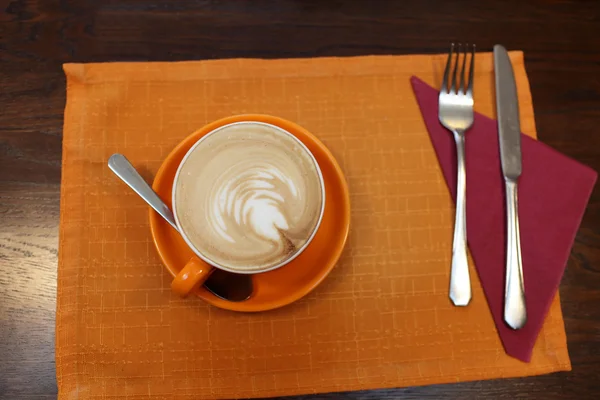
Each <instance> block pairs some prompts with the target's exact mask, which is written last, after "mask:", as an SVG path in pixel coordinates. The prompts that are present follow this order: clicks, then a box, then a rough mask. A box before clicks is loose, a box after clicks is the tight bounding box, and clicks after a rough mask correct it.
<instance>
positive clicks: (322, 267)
mask: <svg viewBox="0 0 600 400" xmlns="http://www.w3.org/2000/svg"><path fill="white" fill-rule="evenodd" d="M240 121H260V122H266V123H269V124H273V125H276V126H279V127H281V128H283V129H285V130H287V131H288V132H290V133H292V134H293V135H294V136H296V137H297V138H298V139H300V140H301V141H302V142H303V143H304V144H305V145H306V147H308V149H309V150H310V151H311V152H312V153H313V155H314V156H315V158H316V159H317V162H318V163H319V167H320V168H321V172H322V174H323V179H324V182H325V194H326V201H325V211H324V214H323V219H322V221H321V225H320V227H319V230H318V231H317V234H316V235H315V237H314V238H313V240H312V242H311V243H310V244H309V245H308V247H307V248H306V249H305V250H304V251H303V252H302V254H300V255H299V256H298V257H297V258H295V259H294V260H292V261H291V262H290V263H289V264H286V265H284V266H283V267H281V268H278V269H276V270H273V271H269V272H264V273H261V274H255V275H252V283H253V285H254V292H253V293H252V296H251V297H250V298H249V299H248V300H245V301H242V302H231V301H227V300H223V299H221V298H219V297H217V296H215V295H214V294H212V293H211V292H210V291H208V290H206V289H205V288H204V287H200V288H199V289H197V290H196V294H197V295H198V296H199V297H200V298H202V299H203V300H205V301H206V302H208V303H210V304H212V305H214V306H216V307H220V308H224V309H228V310H234V311H248V312H251V311H266V310H271V309H274V308H278V307H282V306H285V305H287V304H290V303H292V302H294V301H296V300H298V299H300V298H301V297H303V296H304V295H306V294H307V293H308V292H310V291H311V290H313V289H314V288H315V287H316V286H317V285H318V284H319V283H321V281H323V279H325V277H326V276H327V275H328V274H329V272H330V271H331V270H332V269H333V267H334V266H335V264H336V263H337V261H338V259H339V258H340V255H341V254H342V250H343V249H344V245H345V244H346V239H347V237H348V230H349V227H350V197H349V194H348V186H347V184H346V180H345V178H344V175H343V173H342V170H341V169H340V167H339V165H338V164H337V162H336V161H335V158H334V157H333V155H332V154H331V153H330V152H329V150H328V149H327V148H326V147H325V145H323V143H321V142H320V141H319V140H318V139H317V138H316V137H314V136H313V135H312V134H310V133H309V132H308V131H306V130H305V129H304V128H302V127H300V126H298V125H296V124H294V123H292V122H289V121H286V120H283V119H281V118H277V117H272V116H268V115H238V116H233V117H228V118H223V119H221V120H218V121H215V122H213V123H211V124H209V125H207V126H205V127H203V128H201V129H200V130H198V131H196V132H194V133H193V134H191V135H190V136H188V137H187V138H185V139H184V140H183V141H182V142H181V143H180V144H179V145H177V147H176V148H175V149H174V150H173V151H172V152H171V153H170V154H169V155H168V156H167V158H166V159H165V161H164V162H163V164H162V166H161V167H160V169H159V170H158V173H157V174H156V177H155V179H154V184H153V185H152V187H153V189H154V190H155V191H156V192H157V193H158V195H159V196H160V197H161V198H162V199H163V201H164V202H165V203H166V204H167V205H168V206H169V207H171V192H172V189H173V179H174V178H175V173H176V172H177V168H178V167H179V164H180V162H181V160H182V159H183V157H184V156H185V154H186V152H187V151H188V150H189V149H190V147H192V145H193V144H194V143H196V142H197V141H198V140H199V139H200V138H201V137H202V136H204V135H206V134H207V133H209V132H211V131H213V130H214V129H216V128H218V127H220V126H222V125H227V124H230V123H233V122H240ZM150 228H151V230H152V236H153V238H154V244H155V245H156V249H157V250H158V254H159V255H160V258H161V259H162V261H163V263H164V264H165V266H166V267H167V269H168V270H169V272H170V273H171V275H173V277H175V276H176V275H177V274H178V273H179V271H180V270H181V268H183V266H184V265H185V264H186V263H187V262H188V261H189V260H190V258H191V257H192V256H193V255H194V253H193V252H192V250H191V249H190V248H189V247H188V246H187V245H186V243H185V241H184V240H183V238H182V237H181V236H180V235H179V233H178V232H176V231H175V230H174V229H173V228H172V227H171V226H170V225H169V224H168V223H167V222H166V221H165V220H164V219H162V217H160V216H159V215H158V214H157V213H156V212H155V211H154V210H152V209H151V210H150Z"/></svg>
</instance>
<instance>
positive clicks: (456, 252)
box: [439, 43, 475, 306]
mask: <svg viewBox="0 0 600 400" xmlns="http://www.w3.org/2000/svg"><path fill="white" fill-rule="evenodd" d="M464 47H465V49H464V53H463V54H462V57H461V50H462V46H461V45H460V44H459V45H458V50H457V51H455V50H454V43H452V45H451V47H450V52H449V53H448V61H447V62H446V68H445V70H444V79H443V81H442V88H441V89H440V97H439V108H440V109H439V119H440V122H441V123H442V125H444V126H445V127H446V128H447V129H448V130H449V131H450V132H452V134H453V136H454V141H455V142H456V156H457V159H458V176H457V182H456V219H455V221H454V239H453V243H452V269H451V271H450V299H451V300H452V303H454V305H455V306H466V305H467V304H469V301H471V278H470V277H469V265H468V264H467V217H466V172H465V132H466V131H467V130H468V129H469V128H470V127H471V125H473V70H474V67H475V65H474V60H475V45H473V46H472V47H471V62H470V68H469V79H468V82H466V86H465V66H466V64H467V55H468V52H469V46H468V45H465V46H464ZM461 58H462V68H461V71H460V83H459V84H458V86H457V85H456V75H457V73H458V67H459V61H460V59H461ZM453 59H454V60H455V61H454V63H453V62H452V61H453ZM452 64H454V66H452ZM450 74H452V84H450Z"/></svg>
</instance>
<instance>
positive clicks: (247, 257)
mask: <svg viewBox="0 0 600 400" xmlns="http://www.w3.org/2000/svg"><path fill="white" fill-rule="evenodd" d="M320 179H321V178H320V173H319V170H318V168H317V166H316V165H315V162H314V159H313V158H312V156H311V155H310V153H308V151H307V150H306V148H304V146H302V145H301V144H300V143H299V142H298V141H297V140H296V139H295V138H293V137H291V136H290V135H289V134H287V133H286V132H284V131H280V130H279V129H278V128H276V127H274V126H271V125H267V124H261V123H249V122H248V123H239V124H233V125H230V126H227V127H224V128H222V130H221V131H217V132H215V133H213V134H210V135H209V136H207V137H206V138H204V139H203V140H202V141H201V143H200V144H199V145H198V146H197V148H196V149H195V150H194V151H192V152H191V153H190V155H189V156H188V157H187V159H186V160H185V161H184V163H183V165H182V166H181V167H180V172H179V179H178V182H177V186H176V188H175V196H174V200H175V208H176V214H177V217H178V223H179V224H180V226H181V228H182V229H183V230H184V232H185V234H186V236H187V237H188V240H189V241H190V242H191V243H192V245H193V247H195V248H196V249H197V250H198V251H199V252H200V253H202V255H203V256H205V258H207V259H208V261H211V262H212V263H215V264H217V265H220V266H224V267H226V268H230V269H235V270H239V271H243V272H251V271H253V270H264V269H267V268H269V267H270V266H275V265H278V264H280V263H282V262H284V261H285V260H287V259H289V258H290V257H293V256H294V255H295V254H296V253H297V252H298V251H299V250H300V249H301V248H302V247H303V246H304V245H305V244H306V242H307V241H308V240H310V238H311V237H312V234H313V233H314V230H315V228H316V226H317V225H318V222H319V220H320V217H321V210H322V206H323V197H324V196H323V193H322V188H321V181H320Z"/></svg>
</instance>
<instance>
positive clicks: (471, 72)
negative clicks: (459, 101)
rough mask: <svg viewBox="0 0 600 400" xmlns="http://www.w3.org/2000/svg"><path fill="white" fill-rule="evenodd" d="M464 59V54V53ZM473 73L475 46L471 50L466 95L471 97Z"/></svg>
mask: <svg viewBox="0 0 600 400" xmlns="http://www.w3.org/2000/svg"><path fill="white" fill-rule="evenodd" d="M465 57H466V53H465ZM474 71H475V44H473V47H472V48H471V68H470V69H469V86H468V87H467V94H468V95H471V96H473V72H474Z"/></svg>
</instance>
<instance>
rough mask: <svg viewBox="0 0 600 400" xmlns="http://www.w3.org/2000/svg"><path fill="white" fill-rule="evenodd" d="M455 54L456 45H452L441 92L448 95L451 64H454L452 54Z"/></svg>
mask: <svg viewBox="0 0 600 400" xmlns="http://www.w3.org/2000/svg"><path fill="white" fill-rule="evenodd" d="M453 52H454V43H452V44H451V45H450V52H449V53H448V61H446V68H445V69H444V79H443V80H442V88H441V90H443V91H445V92H446V93H448V91H449V90H450V87H449V86H448V76H449V75H450V64H452V53H453Z"/></svg>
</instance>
